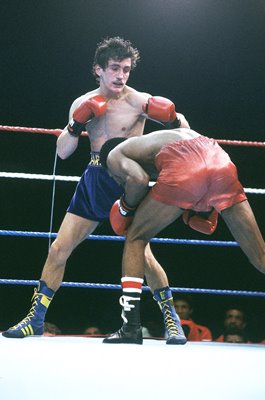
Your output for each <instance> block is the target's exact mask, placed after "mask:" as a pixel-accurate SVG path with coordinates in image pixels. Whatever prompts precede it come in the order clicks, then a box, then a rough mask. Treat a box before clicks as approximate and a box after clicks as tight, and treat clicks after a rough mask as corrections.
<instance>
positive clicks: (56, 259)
mask: <svg viewBox="0 0 265 400" xmlns="http://www.w3.org/2000/svg"><path fill="white" fill-rule="evenodd" d="M71 253H72V248H71V247H67V246H66V245H65V244H64V243H63V242H60V241H58V240H55V241H54V242H53V243H52V244H51V247H50V249H49V254H48V260H49V261H50V262H52V263H53V264H57V265H60V264H64V263H65V262H66V260H67V259H68V258H69V256H70V254H71Z"/></svg>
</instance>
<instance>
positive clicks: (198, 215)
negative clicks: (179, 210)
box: [182, 209, 218, 235]
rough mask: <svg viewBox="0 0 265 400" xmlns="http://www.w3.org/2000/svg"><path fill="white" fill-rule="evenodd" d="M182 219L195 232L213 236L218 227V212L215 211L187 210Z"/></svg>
mask: <svg viewBox="0 0 265 400" xmlns="http://www.w3.org/2000/svg"><path fill="white" fill-rule="evenodd" d="M182 219H183V221H184V223H185V224H186V225H189V226H190V227H191V228H192V229H194V230H195V231H198V232H200V233H204V234H205V235H211V234H212V233H214V231H215V229H216V227H217V223H218V212H217V211H216V210H214V209H213V210H212V211H210V212H195V211H192V210H186V211H185V212H184V213H183V215H182Z"/></svg>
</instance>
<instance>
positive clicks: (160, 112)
mask: <svg viewBox="0 0 265 400" xmlns="http://www.w3.org/2000/svg"><path fill="white" fill-rule="evenodd" d="M143 111H144V112H145V114H147V115H148V117H149V118H151V119H154V120H157V121H161V122H173V121H175V119H176V118H177V113H176V110H175V104H174V103H172V101H171V100H169V99H166V98H165V97H160V96H154V97H149V99H148V101H147V103H145V104H144V105H143Z"/></svg>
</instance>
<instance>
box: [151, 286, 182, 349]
mask: <svg viewBox="0 0 265 400" xmlns="http://www.w3.org/2000/svg"><path fill="white" fill-rule="evenodd" d="M154 299H155V300H156V301H157V302H158V305H159V307H160V310H161V311H162V314H163V318H164V324H165V327H166V332H167V341H166V343H167V344H185V343H186V342H187V338H186V336H185V334H184V331H183V329H182V326H181V323H180V319H179V316H178V315H177V313H176V310H175V307H174V303H173V297H172V294H171V290H170V289H169V288H168V287H166V288H162V289H157V290H155V291H154Z"/></svg>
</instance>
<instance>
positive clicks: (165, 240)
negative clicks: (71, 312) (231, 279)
mask: <svg viewBox="0 0 265 400" xmlns="http://www.w3.org/2000/svg"><path fill="white" fill-rule="evenodd" d="M0 131H7V132H24V133H37V134H45V135H46V134H48V135H54V136H56V137H58V136H59V135H60V134H61V132H62V130H61V129H44V128H29V127H17V126H16V127H15V126H7V125H0ZM82 136H88V134H87V133H86V132H82ZM216 141H217V142H218V143H219V144H221V145H234V146H252V147H265V142H258V141H241V140H225V139H216ZM0 178H15V179H36V180H52V181H64V182H78V181H79V179H80V177H78V176H62V175H55V171H54V174H53V175H47V174H30V173H15V172H0ZM153 184H154V182H150V186H152V185H153ZM244 190H245V192H246V193H250V194H258V195H264V194H265V189H260V188H244ZM0 236H23V237H41V238H49V239H51V238H55V237H56V236H57V233H52V232H30V231H29V232H27V231H20V230H0ZM86 239H87V240H105V241H108V240H111V241H124V240H125V238H124V237H122V236H111V235H89V236H88V237H87V238H86ZM151 242H153V243H166V244H178V245H183V244H185V245H186V244H188V245H204V246H229V247H234V246H239V245H238V243H237V242H233V241H217V240H194V239H171V238H153V239H152V240H151ZM37 283H38V281H35V280H16V279H0V285H1V284H10V285H15V284H17V285H36V284H37ZM61 286H67V287H69V286H70V287H82V288H100V289H114V290H120V289H121V286H120V285H115V284H102V283H81V282H62V284H61ZM171 289H172V291H173V292H182V293H203V294H217V295H224V294H225V295H226V294H227V295H238V296H256V297H265V292H258V291H244V290H224V289H200V288H178V287H175V288H174V287H173V288H171ZM143 290H146V291H148V290H150V288H149V287H148V286H144V287H143Z"/></svg>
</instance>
